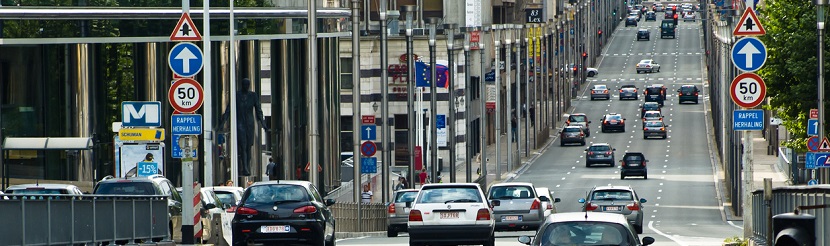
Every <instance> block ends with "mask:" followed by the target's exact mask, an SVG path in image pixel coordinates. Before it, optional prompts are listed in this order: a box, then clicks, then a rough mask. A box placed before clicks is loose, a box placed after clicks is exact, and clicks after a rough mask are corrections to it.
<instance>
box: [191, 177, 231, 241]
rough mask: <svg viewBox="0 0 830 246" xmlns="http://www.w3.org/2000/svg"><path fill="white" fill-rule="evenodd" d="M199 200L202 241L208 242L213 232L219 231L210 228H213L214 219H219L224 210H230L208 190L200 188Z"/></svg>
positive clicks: (227, 205) (228, 206) (228, 205)
mask: <svg viewBox="0 0 830 246" xmlns="http://www.w3.org/2000/svg"><path fill="white" fill-rule="evenodd" d="M199 198H200V199H201V202H202V204H201V205H202V207H201V209H200V211H199V212H200V214H201V217H202V218H201V220H202V240H204V241H209V240H211V237H213V235H214V234H216V233H213V232H214V231H221V229H220V228H211V227H212V226H213V221H214V218H216V219H220V218H221V217H220V216H222V213H224V212H225V210H226V209H230V208H231V204H227V203H223V202H222V201H221V200H219V197H218V196H216V193H215V192H214V191H213V190H212V189H210V188H202V189H201V190H200V192H199Z"/></svg>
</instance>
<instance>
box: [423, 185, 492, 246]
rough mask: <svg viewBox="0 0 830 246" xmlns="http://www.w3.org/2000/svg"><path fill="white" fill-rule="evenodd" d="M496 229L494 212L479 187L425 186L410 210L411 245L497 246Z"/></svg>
mask: <svg viewBox="0 0 830 246" xmlns="http://www.w3.org/2000/svg"><path fill="white" fill-rule="evenodd" d="M494 202H495V201H494ZM494 205H496V204H494ZM495 225H496V221H495V219H494V218H493V209H492V208H491V205H490V202H489V201H487V199H486V196H485V195H484V192H482V190H481V187H480V186H479V185H478V184H476V183H433V184H425V185H424V186H422V187H421V190H420V191H418V195H417V197H416V198H415V202H414V203H413V204H412V209H410V210H409V221H408V222H407V230H408V231H409V245H413V246H423V245H427V244H436V243H438V244H465V245H470V244H474V245H476V244H477V245H484V246H494V245H495V244H496V238H495V234H494V233H493V231H494V229H495Z"/></svg>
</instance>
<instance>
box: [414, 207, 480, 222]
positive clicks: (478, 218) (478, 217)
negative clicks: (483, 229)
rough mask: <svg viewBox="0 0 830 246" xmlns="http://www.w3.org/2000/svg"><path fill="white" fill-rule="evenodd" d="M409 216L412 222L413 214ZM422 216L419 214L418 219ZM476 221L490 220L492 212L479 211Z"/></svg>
mask: <svg viewBox="0 0 830 246" xmlns="http://www.w3.org/2000/svg"><path fill="white" fill-rule="evenodd" d="M409 214H410V216H409V218H410V219H409V221H412V216H411V214H412V213H409ZM420 216H421V214H420V213H418V218H420ZM476 220H490V210H488V209H486V208H482V209H479V210H478V213H476Z"/></svg>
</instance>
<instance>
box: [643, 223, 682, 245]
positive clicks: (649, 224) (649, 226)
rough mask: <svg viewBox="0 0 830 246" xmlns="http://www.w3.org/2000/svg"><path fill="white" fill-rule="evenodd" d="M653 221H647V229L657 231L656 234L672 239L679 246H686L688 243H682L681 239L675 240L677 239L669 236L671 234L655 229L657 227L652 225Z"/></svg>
mask: <svg viewBox="0 0 830 246" xmlns="http://www.w3.org/2000/svg"><path fill="white" fill-rule="evenodd" d="M653 222H654V221H649V222H648V229H650V230H652V231H654V232H655V233H657V234H658V235H660V236H663V237H665V238H668V239H669V240H672V241H674V242H675V243H677V244H680V245H681V246H688V244H686V243H684V242H683V241H680V240H677V239H676V238H674V237H673V236H671V235H669V234H665V233H663V232H662V231H660V230H657V228H654V226H653V225H652V224H653Z"/></svg>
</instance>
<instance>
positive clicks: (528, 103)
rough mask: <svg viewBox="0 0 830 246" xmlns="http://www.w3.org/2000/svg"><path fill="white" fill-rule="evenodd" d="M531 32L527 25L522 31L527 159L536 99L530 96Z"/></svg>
mask: <svg viewBox="0 0 830 246" xmlns="http://www.w3.org/2000/svg"><path fill="white" fill-rule="evenodd" d="M529 30H533V28H532V27H528V26H527V25H525V29H524V30H522V33H524V42H523V43H522V46H523V47H525V49H524V51H525V53H524V54H522V56H521V57H522V59H521V61H524V64H525V73H524V78H525V85H524V88H525V94H524V95H525V97H524V101H525V104H524V105H525V107H524V110H525V157H528V156H530V121H531V120H533V119H531V117H530V108H531V107H533V104H531V102H532V101H531V99H534V98H533V97H531V96H530V50H531V49H533V47H531V45H530V42H528V41H530V39H529V38H530V35H529V34H530V33H529V32H528V31H529ZM516 55H517V56H518V55H519V54H516ZM519 64H522V62H519ZM534 65H538V64H535V63H534ZM517 82H518V81H517ZM520 94H521V93H520ZM519 101H521V99H519ZM533 147H534V148H535V147H536V146H535V144H534V146H533Z"/></svg>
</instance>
